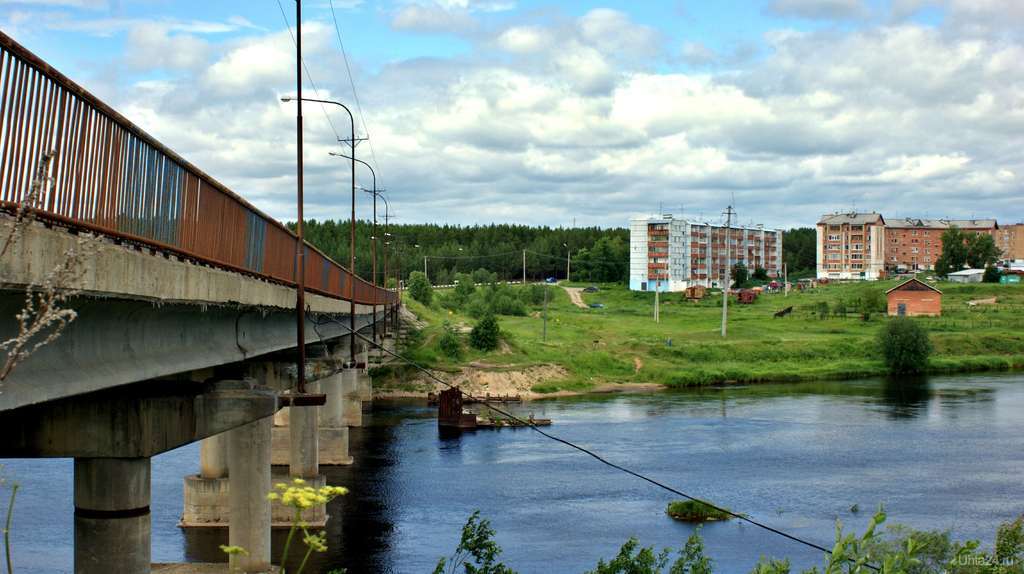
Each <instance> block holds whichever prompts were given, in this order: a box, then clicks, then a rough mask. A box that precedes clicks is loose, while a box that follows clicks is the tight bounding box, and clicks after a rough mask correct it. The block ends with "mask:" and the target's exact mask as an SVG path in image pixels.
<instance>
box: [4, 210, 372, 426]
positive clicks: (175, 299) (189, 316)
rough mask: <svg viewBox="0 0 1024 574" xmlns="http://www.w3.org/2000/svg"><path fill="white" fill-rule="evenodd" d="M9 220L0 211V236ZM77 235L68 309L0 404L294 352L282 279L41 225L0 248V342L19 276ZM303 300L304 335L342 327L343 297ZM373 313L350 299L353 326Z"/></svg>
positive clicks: (12, 312)
mask: <svg viewBox="0 0 1024 574" xmlns="http://www.w3.org/2000/svg"><path fill="white" fill-rule="evenodd" d="M10 224H11V218H9V217H6V216H2V217H0V237H6V235H7V232H8V231H9V229H10V227H9V226H10ZM83 244H85V245H86V249H87V252H88V257H83V260H82V261H81V262H80V263H79V264H78V265H79V266H80V269H79V272H78V273H76V274H74V279H73V283H72V284H69V285H66V286H64V287H67V288H69V289H74V290H75V291H76V292H78V295H76V296H75V297H74V298H72V299H70V300H69V301H67V302H66V303H65V305H64V307H65V308H68V309H73V310H74V311H75V312H76V313H77V318H76V319H75V320H74V321H72V322H71V323H70V324H69V325H68V326H67V328H66V329H65V330H64V332H63V333H62V334H61V335H60V336H59V337H58V338H57V339H56V340H55V341H53V342H51V343H49V344H47V345H45V346H43V347H41V348H40V349H38V350H36V351H35V352H33V353H32V354H31V355H30V356H29V357H28V358H27V359H25V360H24V361H23V362H21V363H19V364H18V365H17V366H16V367H15V368H14V370H13V371H12V372H11V373H10V375H9V376H8V377H7V378H6V380H4V381H2V382H0V411H6V410H11V409H16V408H19V407H23V406H27V405H33V404H39V403H43V402H47V401H53V400H58V399H62V398H66V397H71V396H77V395H82V394H85V393H91V392H95V391H101V390H104V389H109V388H113V387H118V386H122V385H128V384H131V383H139V382H143V381H153V380H158V379H168V378H178V379H184V380H205V379H206V378H208V377H210V376H213V375H214V374H215V370H217V371H216V374H217V375H218V376H220V375H222V374H223V373H224V372H225V370H227V372H230V367H231V366H232V365H238V364H243V363H246V362H251V361H253V360H254V359H255V358H258V357H261V356H266V355H270V354H276V356H275V361H276V362H279V363H280V362H282V361H286V360H288V359H291V360H293V361H294V360H295V359H294V355H295V354H296V353H294V351H295V349H296V336H295V334H296V317H295V309H294V301H295V290H294V289H293V288H291V287H288V286H286V285H281V284H277V283H273V282H269V281H265V280H262V279H259V278H255V277H251V276H247V275H244V274H240V273H235V272H231V271H226V270H224V269H219V268H216V267H210V266H206V265H200V264H197V263H194V262H190V261H185V260H182V259H179V258H177V257H174V256H168V255H166V254H164V253H160V252H156V251H151V250H149V249H147V248H145V247H139V246H135V245H128V244H121V243H119V242H117V241H115V240H113V239H111V238H106V237H102V236H90V235H86V234H73V233H69V232H68V231H67V230H64V229H61V228H51V227H47V226H45V225H42V224H40V223H32V224H30V225H29V226H27V228H26V229H24V230H23V231H22V233H21V237H20V239H19V241H18V243H17V244H15V245H14V247H13V248H12V249H9V250H8V252H7V253H6V254H5V255H4V256H3V257H2V258H0V281H2V283H0V341H4V340H8V339H10V338H12V337H16V336H17V335H18V323H17V321H16V320H15V316H16V315H17V314H18V313H20V312H21V310H22V308H23V306H24V304H25V289H26V286H30V285H42V284H43V283H44V282H45V281H46V278H47V275H48V274H49V273H50V272H51V271H52V270H53V269H55V268H56V267H58V266H60V265H61V264H62V263H63V261H64V258H65V257H66V253H68V252H69V250H72V249H73V248H74V249H77V250H79V251H82V249H83V247H82V246H83ZM306 305H307V314H306V327H305V337H306V344H307V345H309V346H313V345H316V344H319V343H320V342H321V341H329V340H335V341H336V340H337V339H338V338H340V337H345V336H347V335H348V334H349V321H350V318H349V307H350V306H349V304H348V302H346V301H344V300H339V299H333V298H328V297H324V296H322V295H317V294H312V293H309V294H307V297H306ZM374 311H376V320H377V321H378V322H380V321H383V320H384V318H385V311H386V309H385V307H383V306H378V307H376V309H374V308H373V307H371V306H368V305H356V306H355V312H356V329H357V330H359V329H367V327H369V326H370V325H372V324H373V322H374V319H375V316H374V314H373V313H374ZM43 337H45V335H43ZM36 340H38V338H37V339H36ZM33 344H34V343H33ZM289 355H292V356H289Z"/></svg>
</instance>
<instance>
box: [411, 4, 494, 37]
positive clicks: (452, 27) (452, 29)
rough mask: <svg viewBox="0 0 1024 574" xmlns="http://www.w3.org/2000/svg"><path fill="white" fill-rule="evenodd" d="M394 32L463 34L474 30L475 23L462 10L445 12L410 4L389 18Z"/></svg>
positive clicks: (435, 8)
mask: <svg viewBox="0 0 1024 574" xmlns="http://www.w3.org/2000/svg"><path fill="white" fill-rule="evenodd" d="M391 27H392V28H393V29H395V30H404V31H411V32H424V33H434V34H436V33H454V34H465V33H468V32H471V31H473V30H475V29H476V27H477V22H476V20H475V19H473V17H472V16H470V15H469V13H468V12H466V11H464V10H457V11H453V10H446V9H444V8H442V7H441V6H437V5H428V6H421V5H418V4H412V5H409V6H405V7H403V8H401V9H399V10H398V11H397V12H395V15H394V16H393V17H392V18H391Z"/></svg>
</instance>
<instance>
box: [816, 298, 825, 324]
mask: <svg viewBox="0 0 1024 574" xmlns="http://www.w3.org/2000/svg"><path fill="white" fill-rule="evenodd" d="M814 310H815V312H816V313H817V314H818V318H819V319H822V320H825V319H828V302H827V301H818V304H817V305H815V306H814Z"/></svg>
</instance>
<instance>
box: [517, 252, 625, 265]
mask: <svg viewBox="0 0 1024 574" xmlns="http://www.w3.org/2000/svg"><path fill="white" fill-rule="evenodd" d="M526 252H527V253H531V254H533V255H536V256H537V257H547V258H548V259H557V260H559V261H565V257H562V256H561V255H551V254H550V253H538V252H536V251H530V250H529V249H527V250H526ZM577 253H578V252H577ZM584 261H586V262H587V263H591V262H597V263H608V264H611V265H623V264H628V263H629V261H614V260H611V259H591V258H589V257H588V258H587V259H585V260H584Z"/></svg>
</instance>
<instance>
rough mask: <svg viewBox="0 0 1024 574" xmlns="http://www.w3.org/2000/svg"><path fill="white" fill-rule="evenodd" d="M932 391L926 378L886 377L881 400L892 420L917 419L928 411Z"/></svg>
mask: <svg viewBox="0 0 1024 574" xmlns="http://www.w3.org/2000/svg"><path fill="white" fill-rule="evenodd" d="M931 397H932V389H931V386H930V385H929V384H928V377H926V376H909V375H907V376H900V377H895V376H891V377H887V378H886V379H885V380H884V381H883V382H882V398H883V399H884V400H885V406H886V407H888V409H887V411H886V412H887V414H888V415H889V416H890V417H891V418H893V419H908V418H915V417H919V416H921V415H922V414H924V413H925V412H926V411H927V409H928V401H929V399H931Z"/></svg>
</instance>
